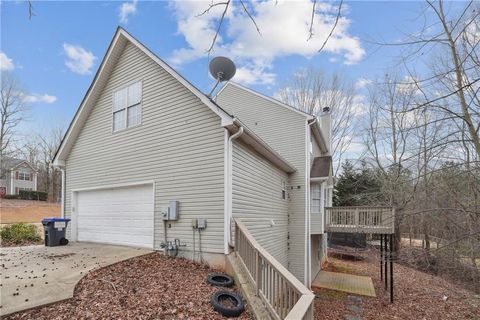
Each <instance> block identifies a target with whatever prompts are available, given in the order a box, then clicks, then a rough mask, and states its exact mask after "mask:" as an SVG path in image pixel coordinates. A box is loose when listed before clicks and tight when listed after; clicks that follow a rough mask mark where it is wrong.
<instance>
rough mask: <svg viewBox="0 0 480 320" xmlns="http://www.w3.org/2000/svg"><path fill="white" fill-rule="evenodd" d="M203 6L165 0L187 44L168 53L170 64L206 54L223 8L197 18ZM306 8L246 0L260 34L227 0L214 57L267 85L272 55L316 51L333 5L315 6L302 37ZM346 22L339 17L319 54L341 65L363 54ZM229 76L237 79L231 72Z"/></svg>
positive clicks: (202, 3) (303, 1) (307, 16)
mask: <svg viewBox="0 0 480 320" xmlns="http://www.w3.org/2000/svg"><path fill="white" fill-rule="evenodd" d="M209 4H210V2H209V1H193V2H190V1H188V2H187V1H172V2H171V5H170V7H171V8H172V9H173V10H174V12H175V17H176V19H177V29H178V33H179V34H181V35H182V36H183V37H184V38H185V41H186V42H187V44H188V47H187V48H181V49H178V50H176V51H174V53H173V56H172V57H171V59H170V61H171V62H172V63H174V64H176V65H181V64H183V63H188V62H191V61H193V60H196V59H199V58H202V57H205V56H207V50H208V49H209V47H210V45H211V42H212V40H213V37H214V35H215V32H216V28H217V26H218V21H219V17H220V16H221V14H222V12H223V9H224V7H222V6H216V7H213V8H212V9H211V10H210V12H209V13H207V14H204V15H200V16H199V13H202V12H203V11H204V10H205V9H206V8H208V7H209ZM311 10H312V3H311V2H310V1H309V0H301V1H279V2H278V3H276V1H252V2H251V3H250V12H251V13H252V14H253V16H254V19H255V21H256V23H257V24H258V27H259V28H260V32H261V36H260V35H259V34H258V33H257V31H256V29H255V27H254V25H253V24H252V21H251V20H250V18H249V17H248V16H247V15H246V14H245V13H244V12H243V9H242V7H241V5H239V4H238V3H236V2H232V3H231V5H230V7H229V11H228V12H227V15H226V17H225V21H224V24H223V26H222V32H221V34H220V35H219V37H218V39H217V42H216V44H215V47H214V55H225V56H228V57H230V58H232V59H233V60H234V61H235V63H236V64H237V65H238V66H239V67H240V68H239V69H242V68H243V71H240V72H239V76H240V77H243V79H241V80H242V81H243V80H245V79H246V80H247V81H249V82H250V83H262V82H265V80H264V79H268V80H267V81H266V83H268V84H270V83H272V82H274V81H275V75H274V74H272V73H271V70H272V67H273V62H274V61H275V59H278V58H282V57H286V56H294V55H297V56H303V57H306V58H311V57H313V56H315V55H317V54H319V53H318V50H319V49H320V48H321V46H322V44H323V42H324V41H325V38H326V36H327V35H328V33H329V32H330V30H331V28H332V26H333V24H334V22H335V18H336V12H337V7H336V6H334V5H332V4H330V3H326V2H319V3H318V4H317V11H316V13H315V18H314V27H313V32H314V36H313V38H312V39H310V40H309V41H307V39H308V36H309V32H308V31H309V27H310V19H311V13H312V11H311ZM344 14H345V12H344ZM350 24H351V21H350V20H349V19H348V18H346V17H344V16H342V17H341V18H340V20H339V22H338V25H337V27H336V29H335V32H334V33H333V36H332V37H331V38H330V39H329V41H328V42H327V44H326V46H325V48H324V52H327V53H330V54H333V55H334V59H335V60H336V59H338V58H341V59H339V61H343V63H345V64H354V63H358V62H359V61H361V59H362V58H363V56H364V54H365V51H364V49H363V48H362V46H361V43H360V40H359V39H358V38H356V37H354V36H352V35H350V34H349V32H348V29H349V27H350ZM320 54H323V52H322V53H320ZM247 71H249V72H247ZM253 71H255V72H253ZM252 77H256V79H255V80H254V79H253V78H252ZM235 80H237V81H239V79H238V78H237V76H236V77H235Z"/></svg>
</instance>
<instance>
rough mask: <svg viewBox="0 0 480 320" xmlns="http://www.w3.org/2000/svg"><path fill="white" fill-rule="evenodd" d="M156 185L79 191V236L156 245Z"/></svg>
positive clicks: (132, 244) (96, 240)
mask: <svg viewBox="0 0 480 320" xmlns="http://www.w3.org/2000/svg"><path fill="white" fill-rule="evenodd" d="M153 212H154V206H153V186H152V185H151V184H150V185H141V186H131V187H122V188H113V189H100V190H92V191H80V192H78V194H77V215H76V216H77V217H76V220H77V221H76V225H77V240H78V241H89V242H101V243H109V244H118V245H126V246H134V247H147V248H152V247H153Z"/></svg>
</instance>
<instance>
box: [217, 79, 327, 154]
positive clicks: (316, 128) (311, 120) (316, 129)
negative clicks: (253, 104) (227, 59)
mask: <svg viewBox="0 0 480 320" xmlns="http://www.w3.org/2000/svg"><path fill="white" fill-rule="evenodd" d="M228 86H233V87H235V88H239V89H241V90H244V91H246V92H248V93H250V94H252V95H256V96H258V97H260V98H262V99H265V100H268V101H270V102H272V103H274V104H276V105H278V106H281V107H283V108H286V109H288V110H290V111H292V112H296V113H298V114H301V115H302V116H304V117H305V119H306V120H307V121H308V124H309V125H310V127H311V128H312V131H313V136H314V138H315V140H316V141H317V142H318V145H319V146H320V149H321V150H322V152H324V153H328V152H329V150H328V147H327V143H326V141H325V137H324V135H323V133H322V131H321V129H320V125H319V122H318V119H317V118H316V117H315V116H314V115H311V114H309V113H307V112H304V111H302V110H299V109H296V108H294V107H292V106H290V105H288V104H286V103H283V102H281V101H279V100H277V99H274V98H272V97H269V96H267V95H265V94H262V93H260V92H257V91H255V90H252V89H250V88H247V87H245V86H242V85H240V84H238V83H235V82H233V81H231V80H230V81H228V82H227V83H226V84H225V85H224V86H223V87H222V88H221V89H220V90H219V91H218V92H217V94H216V95H215V97H214V100H215V101H216V99H217V97H218V96H219V95H220V94H221V93H222V92H223V90H224V89H225V88H227V87H228Z"/></svg>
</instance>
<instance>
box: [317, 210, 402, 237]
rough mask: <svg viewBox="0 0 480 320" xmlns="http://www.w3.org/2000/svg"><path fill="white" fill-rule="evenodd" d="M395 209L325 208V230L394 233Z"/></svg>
mask: <svg viewBox="0 0 480 320" xmlns="http://www.w3.org/2000/svg"><path fill="white" fill-rule="evenodd" d="M394 221H395V209H393V208H392V207H329V208H325V231H326V232H346V233H374V234H393V233H394Z"/></svg>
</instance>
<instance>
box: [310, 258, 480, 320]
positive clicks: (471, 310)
mask: <svg viewBox="0 0 480 320" xmlns="http://www.w3.org/2000/svg"><path fill="white" fill-rule="evenodd" d="M360 256H361V258H363V259H364V260H362V261H352V260H344V259H339V258H329V264H328V267H327V270H329V271H334V272H344V273H350V274H356V275H363V276H370V277H372V279H373V283H374V286H375V290H376V294H377V297H376V298H370V297H360V298H358V297H359V296H353V295H350V294H347V293H342V292H337V291H331V290H316V292H315V293H316V294H317V296H318V298H316V299H315V318H316V319H322V320H323V319H342V320H343V319H362V320H370V319H372V320H373V319H402V320H409V319H411V320H423V319H425V320H430V319H432V320H437V319H442V320H443V319H452V320H453V319H455V320H460V319H475V320H479V319H480V296H478V295H475V294H474V293H472V292H470V291H467V290H464V289H462V288H460V287H458V286H455V285H453V284H451V283H449V282H448V281H446V280H444V279H442V278H439V277H436V276H432V275H428V274H426V273H423V272H420V271H416V270H414V269H411V268H408V267H404V266H401V265H398V264H394V289H395V290H394V293H395V301H394V303H393V304H390V300H389V295H388V293H387V291H385V289H384V282H381V281H380V271H379V260H378V259H379V258H378V255H377V254H376V251H369V252H364V253H362V254H361V255H360ZM347 316H350V317H347Z"/></svg>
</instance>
